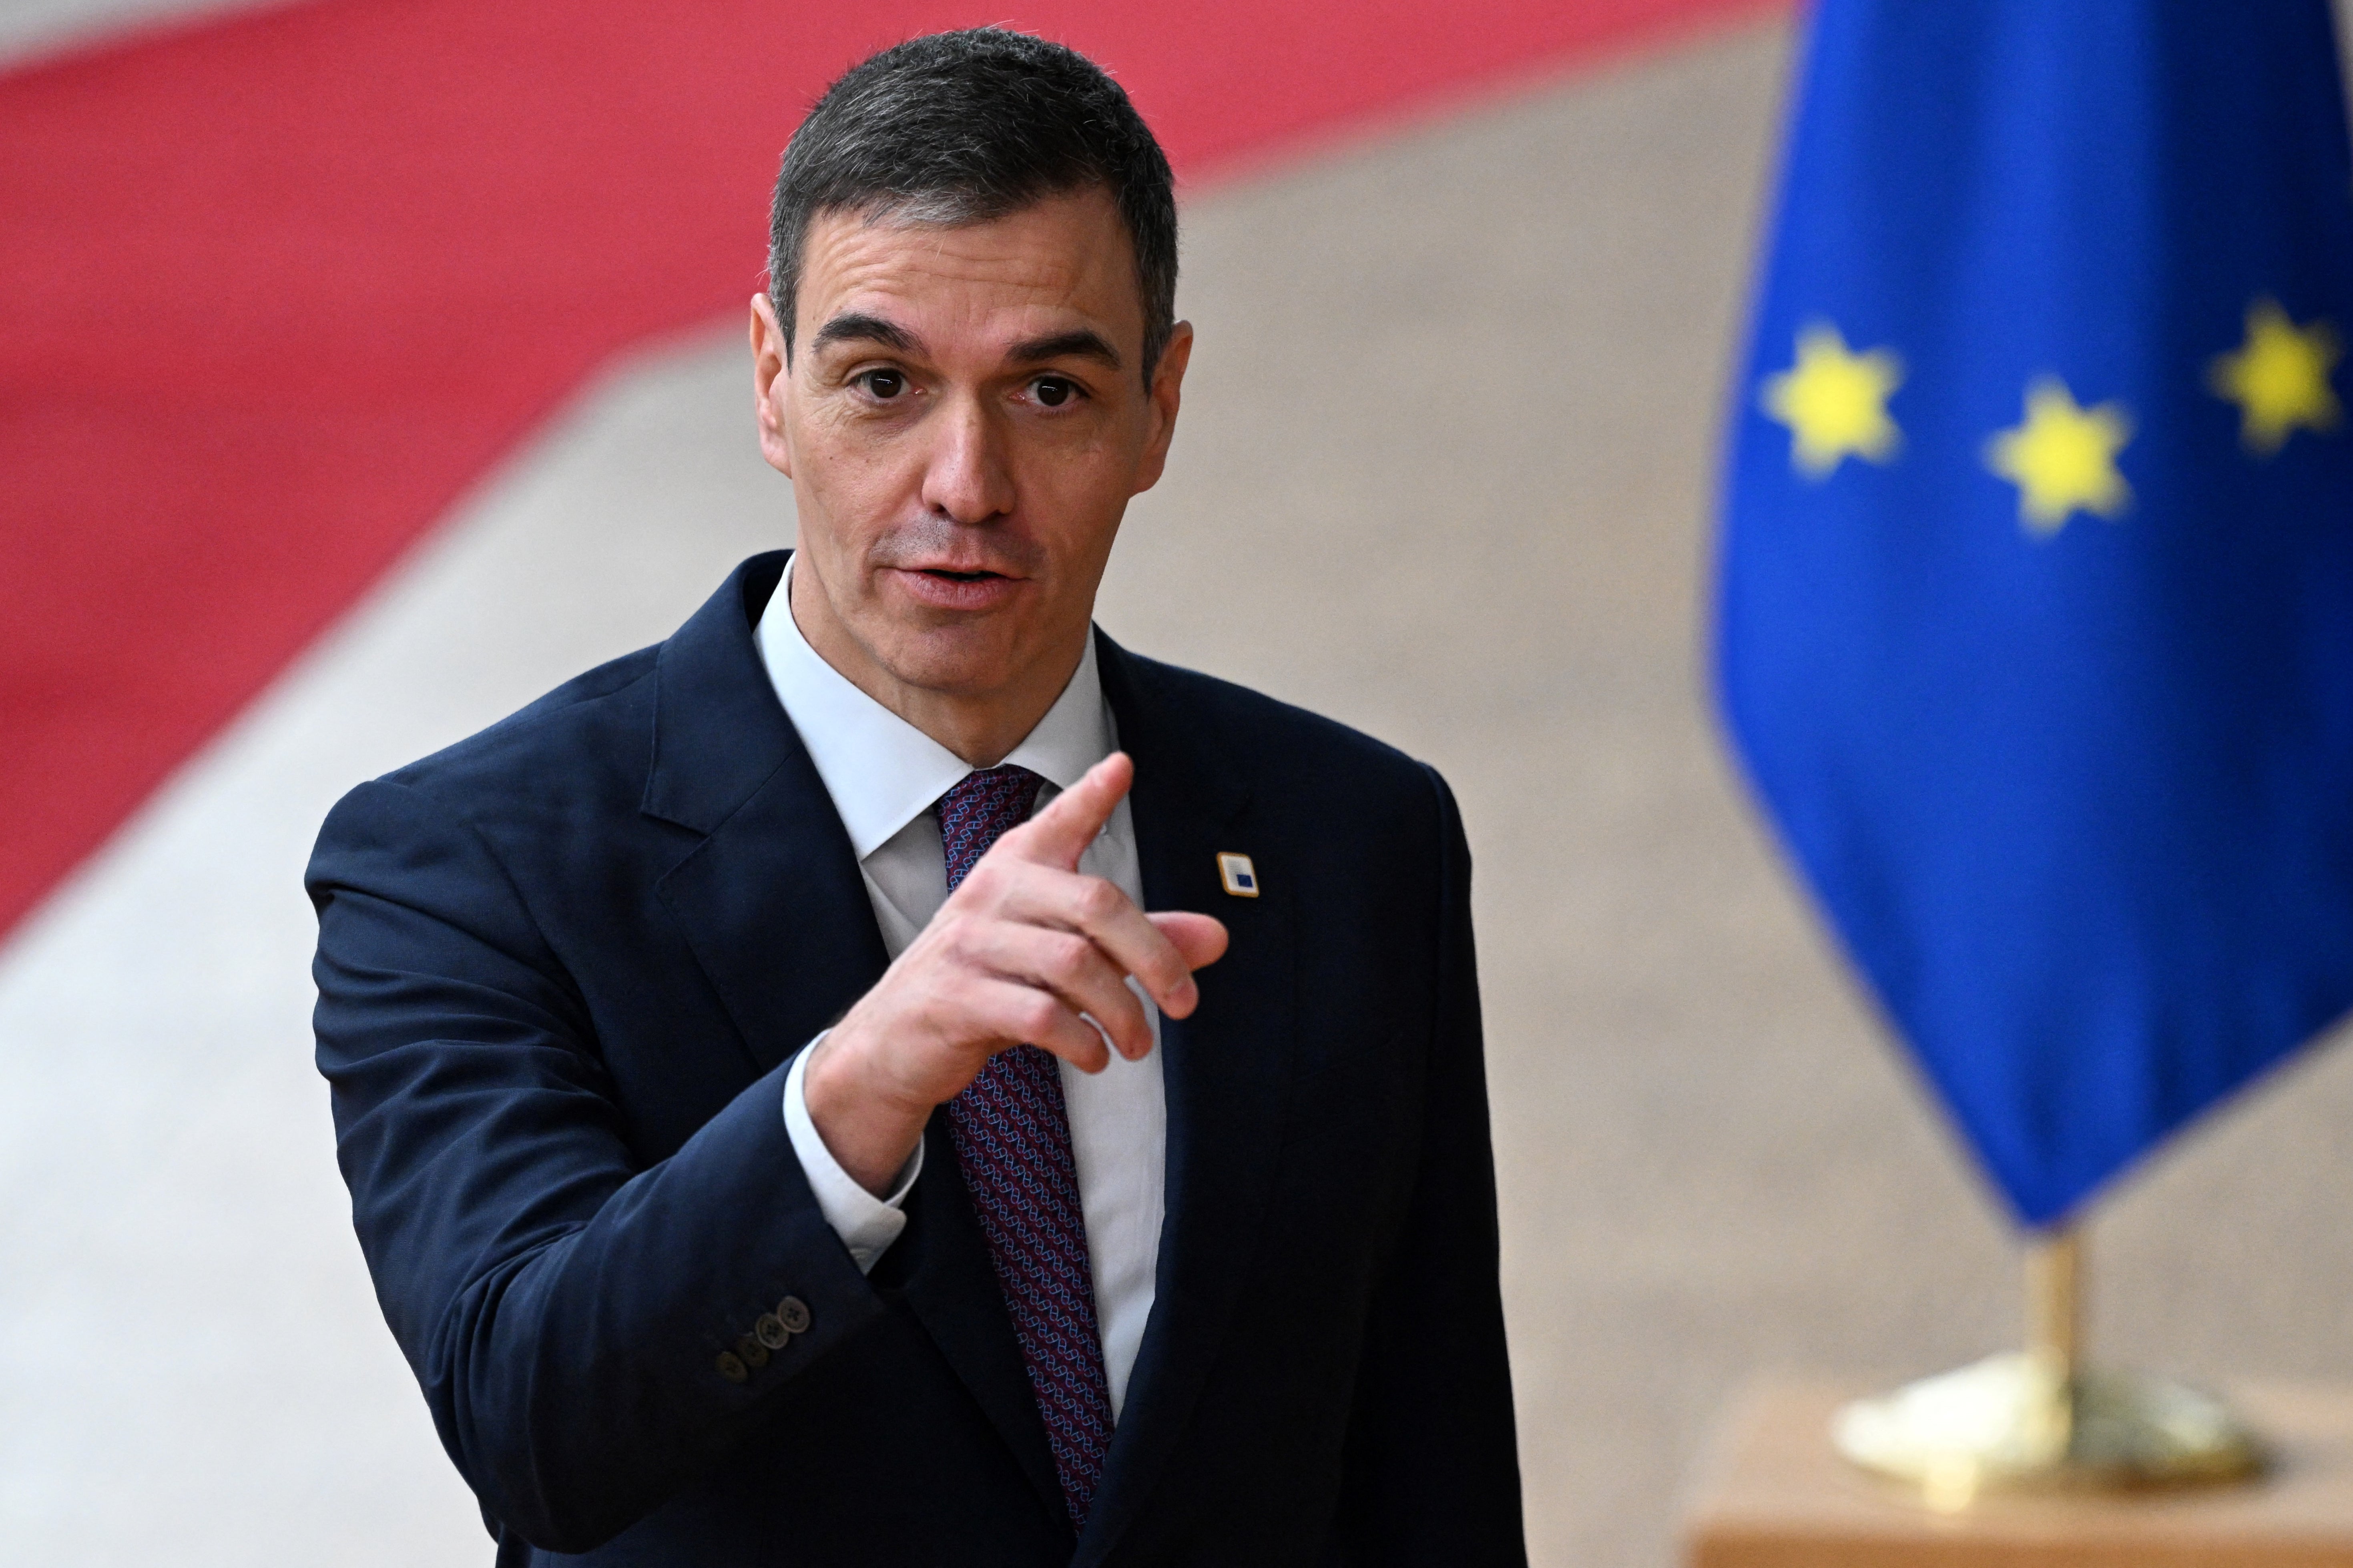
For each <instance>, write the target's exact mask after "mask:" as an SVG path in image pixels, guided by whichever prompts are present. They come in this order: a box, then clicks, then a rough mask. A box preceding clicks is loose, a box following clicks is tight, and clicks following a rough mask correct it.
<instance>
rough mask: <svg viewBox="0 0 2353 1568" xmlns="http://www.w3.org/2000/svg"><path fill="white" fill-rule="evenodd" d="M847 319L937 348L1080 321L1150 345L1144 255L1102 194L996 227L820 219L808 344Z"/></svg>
mask: <svg viewBox="0 0 2353 1568" xmlns="http://www.w3.org/2000/svg"><path fill="white" fill-rule="evenodd" d="M847 311H860V312H864V313H868V314H872V315H879V316H882V317H884V318H885V319H886V320H890V321H894V322H897V323H898V324H901V325H903V326H907V327H910V328H912V329H913V330H915V331H918V332H919V333H921V334H922V335H923V336H924V337H925V338H926V340H927V341H928V340H929V339H930V338H931V336H932V335H933V334H934V332H936V331H942V330H947V329H964V330H966V331H982V332H990V333H993V332H994V331H1007V332H1013V333H1018V334H1022V335H1027V334H1028V333H1029V332H1032V331H1037V330H1038V329H1039V326H1040V324H1041V323H1045V322H1049V321H1050V322H1052V323H1055V324H1057V325H1066V324H1070V323H1072V322H1074V321H1084V322H1085V323H1086V324H1088V325H1091V326H1093V327H1096V328H1098V329H1100V330H1106V331H1111V332H1115V333H1117V334H1118V338H1119V341H1124V340H1125V339H1126V338H1127V337H1129V336H1130V335H1131V334H1134V335H1135V336H1137V337H1139V338H1140V336H1141V334H1142V331H1143V321H1144V303H1143V299H1142V296H1141V294H1140V292H1139V290H1138V288H1137V283H1136V276H1135V252H1134V247H1133V245H1132V244H1131V243H1130V242H1129V240H1128V236H1127V227H1126V225H1125V224H1124V223H1123V222H1121V221H1120V216H1119V209H1118V208H1117V207H1116V206H1114V205H1113V203H1112V200H1111V197H1110V196H1109V195H1106V194H1105V193H1103V192H1102V191H1082V192H1076V193H1072V194H1071V195H1058V196H1051V197H1049V198H1047V199H1046V200H1043V201H1040V202H1037V203H1034V204H1032V205H1029V206H1026V207H1023V208H1021V209H1020V210H1019V211H1018V212H1014V213H1009V214H1008V215H1007V216H1004V217H1001V218H993V219H990V220H989V221H987V222H986V223H974V224H956V225H944V224H929V223H913V222H908V221H906V220H904V219H896V218H893V217H892V216H890V215H888V214H885V215H883V216H880V217H869V216H865V215H862V214H860V213H856V212H847V211H840V210H836V211H831V212H825V213H820V214H819V215H818V216H817V217H816V218H815V219H813V220H812V221H811V222H810V224H809V227H808V231H807V239H806V240H805V242H804V245H803V248H802V252H801V276H800V287H799V289H798V298H797V300H796V303H795V310H794V314H795V316H796V317H797V321H796V323H795V324H796V329H797V335H801V336H803V337H804V340H805V341H806V335H807V334H808V333H810V332H813V331H816V330H817V329H818V328H819V327H821V326H823V325H824V324H825V322H826V321H829V320H831V319H832V318H833V317H835V316H837V315H840V314H842V313H844V312H847Z"/></svg>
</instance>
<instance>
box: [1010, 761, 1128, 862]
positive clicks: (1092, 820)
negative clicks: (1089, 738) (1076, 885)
mask: <svg viewBox="0 0 2353 1568" xmlns="http://www.w3.org/2000/svg"><path fill="white" fill-rule="evenodd" d="M1134 782H1135V764H1134V763H1133V762H1131V761H1129V760H1128V755H1127V753H1126V752H1113V753H1112V754H1111V755H1110V756H1108V757H1105V758H1104V759H1103V761H1102V762H1099V763H1096V764H1095V765H1094V766H1093V767H1091V768H1089V769H1088V770H1087V771H1086V775H1085V776H1084V777H1083V778H1082V779H1080V780H1079V782H1078V783H1076V784H1072V785H1071V787H1070V788H1068V789H1066V790H1064V791H1063V792H1062V793H1061V794H1060V795H1056V796H1055V797H1054V798H1053V799H1052V800H1050V801H1049V802H1047V803H1046V809H1045V810H1043V811H1041V812H1039V814H1038V815H1037V816H1033V817H1031V818H1030V819H1029V821H1028V822H1025V823H1023V824H1022V825H1021V826H1019V827H1017V828H1015V829H1014V830H1013V831H1012V832H1010V833H1008V834H1007V835H1006V836H1005V837H1004V838H1003V839H1001V840H999V841H998V842H997V845H996V846H995V847H996V849H997V851H998V852H1000V853H1005V854H1009V855H1011V856H1012V857H1013V858H1015V859H1017V860H1028V861H1031V862H1033V863H1035V864H1038V865H1041V866H1052V867H1056V868H1059V869H1061V870H1064V871H1075V870H1077V869H1078V868H1079V857H1080V856H1082V855H1083V854H1085V853H1086V848H1087V846H1088V845H1090V844H1092V843H1093V842H1094V841H1095V839H1096V837H1098V836H1099V835H1100V834H1101V833H1102V832H1103V826H1104V825H1105V824H1106V823H1108V822H1110V821H1111V814H1112V813H1113V812H1114V811H1116V810H1118V809H1119V803H1120V801H1121V800H1122V799H1123V798H1124V796H1125V795H1126V794H1127V791H1128V786H1129V785H1130V784H1134Z"/></svg>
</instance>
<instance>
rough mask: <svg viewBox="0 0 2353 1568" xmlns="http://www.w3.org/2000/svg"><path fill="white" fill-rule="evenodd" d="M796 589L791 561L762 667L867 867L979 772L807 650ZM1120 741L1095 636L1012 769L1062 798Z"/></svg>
mask: <svg viewBox="0 0 2353 1568" xmlns="http://www.w3.org/2000/svg"><path fill="white" fill-rule="evenodd" d="M792 586H793V566H792V563H791V562H789V561H787V562H786V563H785V574H784V579H783V581H781V582H779V583H778V584H776V593H775V594H774V595H771V596H770V598H769V600H768V606H767V608H766V609H765V610H764V611H763V612H761V615H760V625H759V628H758V630H757V632H756V633H755V634H754V635H755V637H756V638H757V640H758V642H759V645H760V659H761V662H762V663H764V664H765V665H766V666H767V668H768V679H769V680H770V682H772V683H773V684H774V685H775V687H776V700H777V701H779V702H781V703H783V704H784V707H785V716H786V718H788V719H790V720H791V721H793V728H794V729H795V730H797V731H799V732H800V737H801V743H802V744H803V745H805V746H807V748H808V753H809V760H810V761H811V762H812V763H816V764H817V772H818V777H819V778H820V779H822V780H824V781H825V789H826V793H827V794H828V795H831V796H832V797H833V806H834V810H835V811H837V812H838V813H839V814H840V816H841V825H842V826H844V827H845V828H847V829H849V845H850V848H851V850H852V851H853V852H854V853H855V854H856V855H857V857H858V858H860V860H863V859H865V858H867V857H868V856H869V855H871V854H872V853H874V851H875V850H877V849H879V848H881V847H882V846H883V845H885V844H887V843H889V842H890V841H891V839H892V838H893V837H896V836H897V834H898V832H899V830H900V829H901V828H902V827H904V826H907V824H909V823H910V822H913V820H914V819H915V818H916V817H918V816H922V815H923V813H924V812H926V811H929V810H930V809H931V808H932V805H933V803H934V802H935V801H937V800H938V799H939V798H940V796H942V795H945V794H946V793H947V792H948V790H949V789H950V788H951V787H953V786H954V785H955V784H956V783H957V782H958V781H960V780H961V779H963V778H964V777H965V774H967V773H971V772H973V771H974V770H973V769H972V767H971V765H970V764H968V763H965V760H964V759H963V758H961V757H959V756H957V755H956V754H955V752H951V751H949V750H948V749H947V748H946V747H945V746H943V745H941V744H940V743H939V742H937V741H934V740H933V739H932V738H931V737H930V736H929V735H926V734H924V733H923V731H921V730H918V729H916V728H915V727H914V726H913V724H910V723H908V722H907V721H905V720H904V719H902V718H900V717H899V716H898V715H897V714H896V713H893V712H892V711H891V710H889V709H888V708H885V707H883V706H882V704H881V703H880V702H877V701H875V700H874V699H872V698H871V697H869V696H867V695H866V693H864V692H863V691H860V689H858V688H857V687H855V686H853V685H851V684H850V682H849V678H848V677H847V676H845V675H843V674H842V673H841V672H840V671H839V670H838V669H836V668H833V666H831V665H829V664H828V663H826V661H825V660H824V659H823V658H820V657H819V656H818V651H817V650H816V649H815V648H813V647H809V645H808V639H807V637H803V636H801V629H800V627H799V626H797V625H796V624H795V623H794V621H793V615H792ZM1115 743H1116V742H1115V741H1114V739H1113V734H1112V726H1111V714H1110V711H1109V710H1107V709H1106V708H1105V707H1104V706H1103V679H1102V677H1101V676H1100V675H1099V674H1098V673H1097V671H1096V668H1095V639H1094V638H1093V637H1088V638H1087V647H1086V652H1085V653H1084V654H1082V656H1081V657H1080V658H1079V668H1077V669H1076V670H1075V671H1073V672H1072V674H1071V683H1070V684H1069V685H1068V686H1065V687H1064V688H1062V694H1061V696H1060V697H1058V698H1056V699H1055V700H1054V705H1053V707H1051V708H1050V709H1048V710H1046V716H1045V717H1044V718H1043V719H1040V720H1039V721H1038V725H1037V728H1035V729H1033V730H1031V731H1029V734H1028V735H1027V736H1026V737H1025V738H1024V739H1023V740H1022V742H1021V743H1020V744H1019V745H1018V746H1016V747H1015V748H1014V749H1013V751H1012V752H1011V754H1010V755H1008V757H1007V758H1006V759H1005V761H1006V762H1007V763H1010V764H1012V765H1014V766H1017V767H1024V768H1028V769H1029V771H1030V772H1031V773H1037V774H1039V776H1041V777H1043V778H1044V779H1046V780H1047V781H1048V782H1049V783H1050V784H1053V785H1054V787H1055V788H1056V789H1058V790H1064V789H1068V788H1070V787H1071V785H1072V784H1076V783H1078V782H1079V778H1080V775H1082V774H1083V773H1085V772H1086V771H1087V770H1088V769H1089V768H1091V767H1092V766H1094V765H1095V763H1099V762H1101V761H1102V760H1103V758H1105V757H1107V756H1109V755H1110V754H1111V752H1112V750H1113V745H1114V744H1115Z"/></svg>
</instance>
